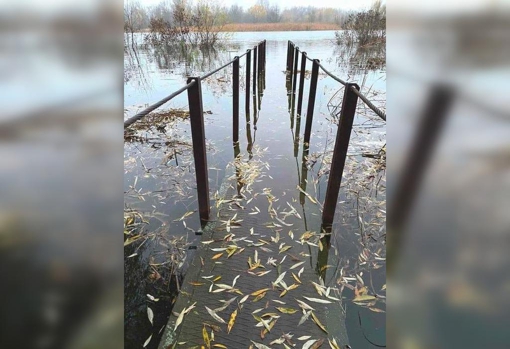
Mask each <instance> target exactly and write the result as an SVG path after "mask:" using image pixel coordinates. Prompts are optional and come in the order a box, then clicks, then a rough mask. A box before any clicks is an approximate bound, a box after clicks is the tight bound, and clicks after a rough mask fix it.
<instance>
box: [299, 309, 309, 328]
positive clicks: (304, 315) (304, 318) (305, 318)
mask: <svg viewBox="0 0 510 349" xmlns="http://www.w3.org/2000/svg"><path fill="white" fill-rule="evenodd" d="M311 313H312V311H311V310H309V311H307V312H306V313H304V314H303V316H301V319H300V320H299V323H298V326H299V325H301V324H303V322H305V321H306V320H307V319H308V317H309V316H310V314H311Z"/></svg>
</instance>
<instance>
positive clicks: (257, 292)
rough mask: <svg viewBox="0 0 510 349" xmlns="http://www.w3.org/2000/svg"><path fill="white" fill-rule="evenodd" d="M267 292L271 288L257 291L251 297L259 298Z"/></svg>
mask: <svg viewBox="0 0 510 349" xmlns="http://www.w3.org/2000/svg"><path fill="white" fill-rule="evenodd" d="M266 291H269V288H263V289H261V290H258V291H255V292H253V293H252V294H251V296H258V295H259V294H261V293H264V292H266Z"/></svg>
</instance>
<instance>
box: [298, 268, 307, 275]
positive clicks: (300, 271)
mask: <svg viewBox="0 0 510 349" xmlns="http://www.w3.org/2000/svg"><path fill="white" fill-rule="evenodd" d="M304 270H305V267H303V268H301V269H300V270H299V272H298V273H297V276H298V277H301V274H302V273H303V271H304Z"/></svg>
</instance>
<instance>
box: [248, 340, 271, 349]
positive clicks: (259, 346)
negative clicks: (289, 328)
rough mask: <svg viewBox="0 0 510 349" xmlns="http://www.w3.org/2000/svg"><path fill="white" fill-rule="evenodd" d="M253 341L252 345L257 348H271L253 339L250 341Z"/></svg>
mask: <svg viewBox="0 0 510 349" xmlns="http://www.w3.org/2000/svg"><path fill="white" fill-rule="evenodd" d="M251 342H252V343H253V345H254V346H255V347H256V348H257V349H271V348H270V347H268V346H267V345H264V344H261V343H257V342H254V341H251Z"/></svg>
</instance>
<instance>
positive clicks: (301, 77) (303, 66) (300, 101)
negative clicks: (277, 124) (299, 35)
mask: <svg viewBox="0 0 510 349" xmlns="http://www.w3.org/2000/svg"><path fill="white" fill-rule="evenodd" d="M305 70H306V52H303V53H302V54H301V73H300V75H299V92H298V105H297V117H298V118H300V117H301V108H302V106H303V87H304V84H305ZM297 133H298V134H299V131H297Z"/></svg>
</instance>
